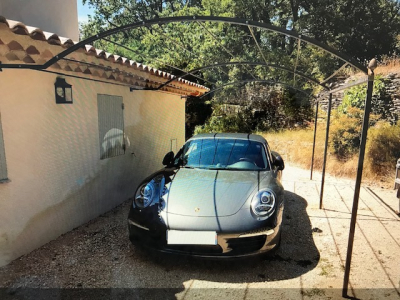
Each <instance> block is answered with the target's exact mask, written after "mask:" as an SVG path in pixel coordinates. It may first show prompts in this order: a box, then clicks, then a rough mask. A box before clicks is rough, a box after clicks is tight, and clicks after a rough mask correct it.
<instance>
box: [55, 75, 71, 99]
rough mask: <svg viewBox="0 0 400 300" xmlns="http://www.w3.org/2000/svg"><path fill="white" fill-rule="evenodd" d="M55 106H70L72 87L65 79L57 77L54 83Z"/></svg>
mask: <svg viewBox="0 0 400 300" xmlns="http://www.w3.org/2000/svg"><path fill="white" fill-rule="evenodd" d="M54 88H55V92H56V103H57V104H72V85H70V84H68V83H67V82H66V81H65V78H61V77H57V79H56V82H55V83H54Z"/></svg>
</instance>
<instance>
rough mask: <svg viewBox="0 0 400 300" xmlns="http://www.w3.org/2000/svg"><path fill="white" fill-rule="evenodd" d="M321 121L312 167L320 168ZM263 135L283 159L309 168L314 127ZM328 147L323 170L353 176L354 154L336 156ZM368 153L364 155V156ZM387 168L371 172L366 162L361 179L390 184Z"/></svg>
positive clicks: (322, 135) (368, 181) (370, 182)
mask: <svg viewBox="0 0 400 300" xmlns="http://www.w3.org/2000/svg"><path fill="white" fill-rule="evenodd" d="M325 129H326V126H325V121H324V120H321V122H318V127H317V138H316V144H315V156H314V170H319V171H321V170H322V165H323V159H324V149H325ZM259 134H261V135H263V136H264V137H265V138H266V139H267V141H268V143H269V145H270V146H271V149H273V150H276V151H278V152H279V154H281V155H282V157H283V159H284V160H285V161H287V162H289V163H290V164H292V165H295V166H299V167H302V168H306V169H310V167H311V156H312V147H313V137H314V128H313V126H312V127H311V128H306V129H298V130H284V131H279V132H268V133H259ZM330 151H331V150H330V148H329V147H328V157H327V163H326V171H327V172H328V173H329V174H331V175H334V176H338V177H347V178H352V179H355V177H356V174H357V165H358V154H357V155H354V156H353V157H351V158H349V159H347V160H345V161H343V160H338V159H337V158H336V157H335V156H334V155H333V154H332V153H330ZM367 159H368V157H367V156H366V160H367ZM389 171H390V170H388V171H387V172H384V173H385V174H375V173H374V172H373V171H372V170H370V168H369V167H368V164H364V172H363V181H364V182H366V183H368V184H373V185H379V186H384V187H387V188H388V187H392V184H393V177H391V176H388V174H391V173H390V172H389Z"/></svg>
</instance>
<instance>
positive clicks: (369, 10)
mask: <svg viewBox="0 0 400 300" xmlns="http://www.w3.org/2000/svg"><path fill="white" fill-rule="evenodd" d="M82 1H83V3H88V4H89V5H91V6H92V7H94V9H95V14H94V15H93V16H91V17H90V18H89V22H88V23H86V24H83V25H82V26H81V36H82V38H87V37H89V36H92V35H94V34H97V33H99V32H103V31H105V30H108V29H111V28H116V27H118V26H122V25H126V24H130V23H134V22H139V21H143V20H150V19H157V18H162V17H168V16H187V15H212V16H225V17H237V18H241V19H247V20H253V21H258V22H262V23H265V24H270V25H275V26H278V27H280V28H285V29H287V30H289V31H294V32H297V33H299V34H303V35H306V36H309V37H312V38H315V39H316V40H318V41H320V42H322V43H325V44H327V45H328V46H331V47H333V48H335V49H337V50H339V51H341V52H344V53H347V54H348V55H349V56H350V57H353V58H355V59H357V60H358V61H360V62H364V61H365V60H369V59H371V58H373V57H380V56H382V55H389V54H391V53H393V52H394V51H395V50H396V41H397V37H398V36H399V34H400V16H399V10H400V4H399V2H398V1H397V0H352V1H348V0H271V1H265V0H220V1H215V0H134V1H132V0H82ZM108 39H109V40H111V41H113V42H117V43H119V44H123V45H124V47H118V46H117V45H115V44H113V43H110V42H108V41H106V40H104V39H103V40H99V41H96V42H95V46H96V47H98V48H101V49H104V50H106V51H108V52H112V53H116V54H119V55H122V56H125V57H129V58H131V59H133V60H136V61H139V62H142V63H145V64H147V65H150V66H153V67H156V68H159V69H162V70H165V71H168V72H171V73H173V74H175V75H181V74H183V72H184V71H186V72H187V71H189V70H192V69H194V68H198V67H201V66H206V65H213V64H215V63H226V62H235V61H236V62H237V61H252V62H268V63H275V64H277V65H279V66H282V67H285V68H287V70H294V69H295V70H296V71H297V72H301V73H303V74H305V75H307V76H310V77H313V78H315V79H317V80H320V81H322V80H323V79H324V78H326V77H327V76H329V75H331V74H332V73H333V72H334V71H335V70H337V69H338V68H339V67H340V66H342V65H343V63H344V62H343V61H342V60H340V59H338V58H336V57H334V56H332V55H331V54H329V53H327V52H325V51H323V50H321V49H320V48H318V47H316V46H312V45H310V44H307V43H305V42H304V41H298V40H297V39H294V38H291V37H288V36H284V35H280V34H277V33H275V32H272V31H267V30H260V29H257V28H254V27H248V26H236V25H231V24H226V23H216V22H179V23H169V24H161V25H153V26H146V27H141V28H138V29H132V30H127V31H125V32H120V33H117V34H115V35H112V36H110V37H109V38H108ZM287 70H281V69H279V68H274V67H268V68H267V67H265V66H258V67H254V66H246V65H235V66H225V67H219V68H210V69H207V70H203V71H201V72H199V73H197V74H196V75H198V77H202V78H204V80H200V79H199V78H198V77H196V76H192V75H189V76H185V79H188V80H190V81H194V82H197V83H200V84H204V85H206V86H208V87H209V88H211V89H212V88H215V87H217V86H219V85H221V84H222V83H226V82H236V81H243V80H251V79H254V78H257V79H263V80H270V81H280V82H286V83H288V84H290V85H293V86H296V87H298V88H300V89H305V90H308V91H309V92H310V93H311V92H313V91H314V92H316V91H317V90H318V88H319V87H318V86H317V85H315V84H314V83H310V82H309V81H307V80H305V79H304V78H302V77H301V76H294V75H293V73H291V72H288V71H287ZM246 90H247V91H249V90H251V91H252V92H251V93H250V92H249V93H248V94H249V95H250V94H252V95H256V94H257V93H259V95H258V98H257V100H255V101H254V103H253V105H255V104H256V103H259V104H260V106H262V105H263V107H264V108H262V109H263V110H264V113H265V114H267V115H268V116H269V117H266V118H267V119H268V118H270V121H268V122H267V123H268V125H266V127H276V125H272V122H273V121H272V120H274V121H276V118H275V115H274V114H278V115H284V116H285V118H286V119H287V121H286V122H287V124H288V125H287V126H292V125H293V123H295V122H297V119H296V118H297V116H302V117H303V119H306V118H307V116H308V110H307V109H306V110H304V111H302V109H303V107H302V106H301V105H300V106H296V105H295V104H296V103H299V102H301V101H302V99H303V97H302V96H300V94H298V93H295V94H293V93H292V94H290V95H289V94H288V92H287V91H285V90H283V91H282V92H277V91H276V90H275V92H271V91H269V92H271V93H270V94H266V93H264V92H265V91H262V90H261V89H259V88H256V87H254V86H253V85H246ZM272 90H274V89H272ZM238 95H239V96H240V93H239V92H238V89H237V86H232V87H227V88H225V89H223V90H221V91H219V92H218V94H215V95H214V98H215V99H216V101H217V102H222V101H223V102H226V101H231V100H232V99H238V97H237V96H238ZM242 96H243V95H242ZM272 99H275V100H276V99H280V100H279V101H278V100H276V101H277V102H279V104H280V105H283V108H279V109H278V108H276V107H274V106H272V105H270V104H268V103H271V101H275V100H272ZM282 99H283V100H282ZM290 99H291V100H290ZM244 102H246V101H244ZM285 103H288V105H286V104H285ZM261 104H262V105H261ZM268 105H269V106H268ZM285 105H286V106H285ZM267 106H268V107H267ZM285 110H286V111H285ZM217 121H218V120H215V122H217ZM220 121H221V120H219V121H218V122H220ZM278 123H279V124H280V125H282V122H278Z"/></svg>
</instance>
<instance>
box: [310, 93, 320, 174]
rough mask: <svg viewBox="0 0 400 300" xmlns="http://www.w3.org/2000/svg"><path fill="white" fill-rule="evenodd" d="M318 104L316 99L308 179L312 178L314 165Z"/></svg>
mask: <svg viewBox="0 0 400 300" xmlns="http://www.w3.org/2000/svg"><path fill="white" fill-rule="evenodd" d="M318 104H319V102H318V101H317V103H316V105H315V122H314V141H313V146H312V156H311V174H310V180H312V172H313V167H314V153H315V138H316V136H317V120H318Z"/></svg>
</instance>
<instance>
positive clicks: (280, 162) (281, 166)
mask: <svg viewBox="0 0 400 300" xmlns="http://www.w3.org/2000/svg"><path fill="white" fill-rule="evenodd" d="M274 166H277V167H278V170H283V169H285V163H284V162H283V158H282V157H281V156H280V155H276V156H275V161H274Z"/></svg>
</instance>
